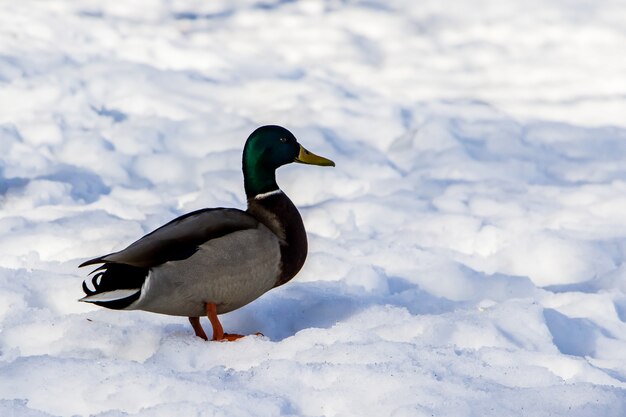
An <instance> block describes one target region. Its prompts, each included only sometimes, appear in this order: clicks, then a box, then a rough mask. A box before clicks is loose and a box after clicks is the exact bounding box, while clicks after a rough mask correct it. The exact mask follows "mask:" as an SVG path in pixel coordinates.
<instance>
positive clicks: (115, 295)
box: [78, 288, 141, 303]
mask: <svg viewBox="0 0 626 417" xmlns="http://www.w3.org/2000/svg"><path fill="white" fill-rule="evenodd" d="M139 291H141V289H139V288H131V289H126V290H115V291H107V292H101V293H100V294H94V295H88V296H87V297H83V298H81V299H80V300H78V301H84V302H85V303H106V302H108V301H117V300H123V299H124V298H128V297H130V296H132V295H135V294H137V293H138V292H139Z"/></svg>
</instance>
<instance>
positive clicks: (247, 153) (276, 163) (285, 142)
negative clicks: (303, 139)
mask: <svg viewBox="0 0 626 417" xmlns="http://www.w3.org/2000/svg"><path fill="white" fill-rule="evenodd" d="M292 162H300V163H303V164H311V165H322V166H335V163H334V162H333V161H331V160H330V159H326V158H323V157H321V156H317V155H315V154H314V153H311V152H309V151H307V150H306V149H304V147H302V145H300V144H299V143H298V141H297V139H296V137H295V136H294V135H293V134H292V133H291V132H290V131H288V130H287V129H285V128H284V127H281V126H262V127H259V128H258V129H256V130H255V131H254V132H252V134H251V135H250V136H249V137H248V140H247V141H246V146H244V148H243V177H244V185H245V188H246V195H247V196H248V198H250V197H254V196H256V195H259V194H262V193H267V192H270V191H274V190H277V189H278V185H277V184H276V169H277V168H279V167H281V166H283V165H286V164H290V163H292Z"/></svg>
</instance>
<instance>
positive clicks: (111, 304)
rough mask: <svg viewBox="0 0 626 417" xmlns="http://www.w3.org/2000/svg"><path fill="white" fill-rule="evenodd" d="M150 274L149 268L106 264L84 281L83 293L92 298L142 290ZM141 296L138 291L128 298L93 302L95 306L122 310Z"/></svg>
mask: <svg viewBox="0 0 626 417" xmlns="http://www.w3.org/2000/svg"><path fill="white" fill-rule="evenodd" d="M149 272H150V270H149V269H148V268H139V267H135V266H130V265H123V264H114V263H105V264H104V265H102V266H100V267H98V268H96V269H95V270H93V271H92V272H91V274H94V273H95V275H94V276H92V277H90V278H87V279H85V281H83V292H84V293H85V294H86V295H87V296H91V295H95V294H101V293H105V292H110V291H115V290H127V289H141V287H142V286H143V283H144V282H145V280H146V277H147V276H148V274H149ZM87 280H90V281H91V285H92V287H93V288H94V290H91V289H90V288H89V286H88V285H87ZM140 295H141V291H137V292H136V293H134V294H133V295H131V296H129V297H126V298H122V299H118V300H110V301H96V302H93V304H96V305H99V306H102V307H107V308H111V309H115V310H121V309H124V308H126V307H128V306H129V305H131V304H132V303H133V302H135V301H136V300H137V299H138V298H139V296H140Z"/></svg>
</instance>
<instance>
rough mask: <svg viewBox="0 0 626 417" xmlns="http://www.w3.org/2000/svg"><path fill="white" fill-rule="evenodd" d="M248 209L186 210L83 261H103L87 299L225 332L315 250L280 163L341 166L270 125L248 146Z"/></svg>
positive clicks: (221, 336)
mask: <svg viewBox="0 0 626 417" xmlns="http://www.w3.org/2000/svg"><path fill="white" fill-rule="evenodd" d="M242 160H243V177H244V188H245V192H246V197H247V200H248V208H247V210H245V211H243V210H239V209H235V208H207V209H202V210H197V211H194V212H191V213H188V214H185V215H183V216H180V217H178V218H176V219H174V220H172V221H171V222H169V223H167V224H165V225H164V226H161V227H160V228H158V229H156V230H155V231H153V232H152V233H149V234H147V235H145V236H144V237H142V238H141V239H139V240H137V241H136V242H134V243H132V244H131V245H130V246H128V247H127V248H126V249H124V250H121V251H119V252H114V253H110V254H108V255H104V256H100V257H98V258H94V259H91V260H89V261H86V262H83V263H82V264H81V265H80V267H83V266H87V265H96V264H102V265H101V266H100V267H98V268H97V269H96V270H94V271H93V272H92V273H91V274H90V275H92V276H91V277H89V278H87V279H85V281H84V282H83V291H84V292H85V294H86V296H85V297H84V298H82V299H80V301H84V302H87V303H93V304H96V305H99V306H102V307H107V308H111V309H115V310H144V311H150V312H154V313H161V314H168V315H173V316H186V317H188V318H189V322H190V323H191V326H192V327H193V329H194V331H195V334H196V336H198V337H200V338H202V339H204V340H208V337H207V335H206V333H205V332H204V330H203V328H202V326H201V324H200V317H202V316H204V315H206V316H207V317H208V319H209V320H210V322H211V325H212V327H213V337H212V340H220V341H222V340H236V339H238V338H240V337H242V336H241V335H238V334H228V333H224V331H223V328H222V325H221V323H220V321H219V319H218V314H224V313H228V312H230V311H233V310H236V309H238V308H240V307H243V306H245V305H246V304H248V303H250V302H251V301H254V300H255V299H257V298H259V297H260V296H261V295H263V294H264V293H266V292H267V291H269V290H271V289H272V288H276V287H279V286H281V285H283V284H285V283H286V282H288V281H289V280H291V279H292V278H293V277H294V276H295V275H296V274H297V273H298V271H300V268H302V265H303V264H304V260H305V259H306V255H307V238H306V232H305V230H304V224H303V223H302V218H301V217H300V213H299V212H298V209H297V208H296V207H295V206H294V204H293V203H292V202H291V200H290V199H289V197H287V196H286V195H285V193H284V192H283V191H282V190H281V189H280V188H279V187H278V185H277V184H276V169H277V168H279V167H280V166H282V165H285V164H289V163H292V162H300V163H304V164H312V165H322V166H335V163H334V162H333V161H331V160H329V159H326V158H323V157H321V156H317V155H315V154H313V153H311V152H309V151H307V150H306V149H304V148H303V147H302V146H301V145H300V144H299V143H298V141H297V140H296V138H295V136H294V135H293V134H292V133H291V132H289V131H288V130H287V129H285V128H283V127H280V126H263V127H260V128H258V129H256V130H255V131H254V132H252V134H251V135H250V136H249V137H248V140H247V141H246V144H245V146H244V149H243V158H242Z"/></svg>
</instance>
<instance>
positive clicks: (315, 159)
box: [294, 145, 335, 167]
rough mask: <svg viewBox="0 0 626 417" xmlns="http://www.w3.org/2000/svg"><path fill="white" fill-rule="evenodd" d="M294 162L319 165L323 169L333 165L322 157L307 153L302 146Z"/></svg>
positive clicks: (333, 164)
mask: <svg viewBox="0 0 626 417" xmlns="http://www.w3.org/2000/svg"><path fill="white" fill-rule="evenodd" d="M294 161H295V162H300V163H301V164H309V165H321V166H325V167H334V166H335V163H334V162H333V161H331V160H330V159H326V158H324V157H323V156H318V155H315V154H314V153H313V152H309V151H307V150H306V149H304V147H303V146H302V145H300V153H298V156H296V159H295V160H294Z"/></svg>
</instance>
